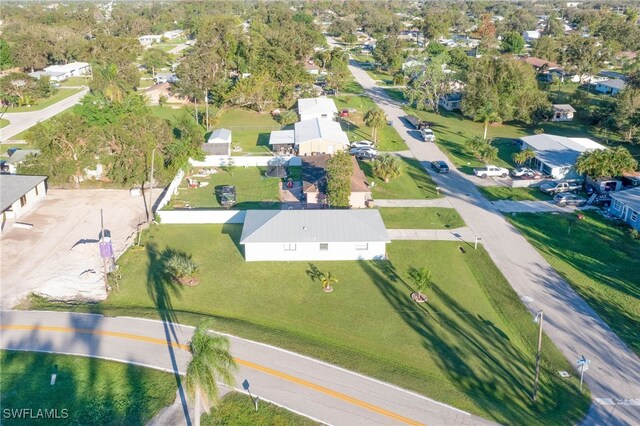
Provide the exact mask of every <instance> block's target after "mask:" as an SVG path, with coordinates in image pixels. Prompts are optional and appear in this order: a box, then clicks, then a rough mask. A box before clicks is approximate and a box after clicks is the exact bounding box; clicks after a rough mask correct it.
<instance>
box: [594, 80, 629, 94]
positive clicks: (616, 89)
mask: <svg viewBox="0 0 640 426" xmlns="http://www.w3.org/2000/svg"><path fill="white" fill-rule="evenodd" d="M626 85H627V84H626V83H625V82H624V80H621V79H619V78H614V79H613V80H606V81H600V82H598V83H596V92H600V93H604V94H605V95H617V94H618V93H620V92H621V91H623V90H624V88H625V87H626Z"/></svg>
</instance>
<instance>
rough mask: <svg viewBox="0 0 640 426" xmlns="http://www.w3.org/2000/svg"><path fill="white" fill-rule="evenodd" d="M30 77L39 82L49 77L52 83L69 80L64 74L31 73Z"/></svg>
mask: <svg viewBox="0 0 640 426" xmlns="http://www.w3.org/2000/svg"><path fill="white" fill-rule="evenodd" d="M29 75H30V76H31V77H33V78H37V79H38V80H40V78H42V77H43V76H45V77H49V80H50V81H57V82H58V83H59V82H62V81H65V80H66V79H67V77H66V74H65V73H63V72H46V71H34V72H30V73H29Z"/></svg>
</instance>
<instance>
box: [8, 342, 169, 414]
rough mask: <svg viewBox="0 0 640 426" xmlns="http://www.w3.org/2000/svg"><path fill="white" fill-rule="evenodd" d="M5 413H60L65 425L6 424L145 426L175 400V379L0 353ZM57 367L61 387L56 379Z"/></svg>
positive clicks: (93, 362)
mask: <svg viewBox="0 0 640 426" xmlns="http://www.w3.org/2000/svg"><path fill="white" fill-rule="evenodd" d="M0 364H1V365H2V369H0V378H1V380H0V389H1V393H2V408H3V409H5V410H7V409H26V408H31V409H32V410H34V411H33V414H34V416H35V415H36V413H37V410H38V409H49V410H51V409H57V410H58V411H57V412H58V415H59V416H62V415H63V411H62V410H66V413H67V415H68V418H66V419H65V420H58V421H55V420H40V421H37V420H33V421H31V423H28V422H25V420H24V419H23V420H21V421H19V420H9V419H7V418H4V421H3V424H6V425H10V424H36V425H38V424H42V425H44V424H55V423H59V424H82V425H106V424H110V425H142V424H145V423H146V422H147V421H149V420H150V419H151V418H152V417H153V416H154V415H155V414H156V413H157V412H158V411H159V410H160V409H162V408H164V407H166V406H168V405H171V403H172V402H173V401H174V399H175V397H176V379H175V377H174V376H173V375H172V374H168V373H163V372H161V371H157V370H152V369H147V368H142V367H137V366H133V365H127V364H122V363H118V362H113V361H105V360H100V359H97V358H87V357H79V356H69V355H54V354H45V353H35V352H18V351H0ZM54 366H57V368H58V373H57V379H56V384H55V385H53V386H51V385H50V379H51V374H52V372H53V371H54Z"/></svg>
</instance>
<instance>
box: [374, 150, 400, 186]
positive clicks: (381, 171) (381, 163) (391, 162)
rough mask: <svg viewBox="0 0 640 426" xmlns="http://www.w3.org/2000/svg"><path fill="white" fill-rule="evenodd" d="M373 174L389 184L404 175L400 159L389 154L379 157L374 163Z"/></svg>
mask: <svg viewBox="0 0 640 426" xmlns="http://www.w3.org/2000/svg"><path fill="white" fill-rule="evenodd" d="M373 174H374V175H375V176H376V177H378V178H380V179H382V180H384V181H385V182H387V183H388V182H389V180H391V179H395V178H397V177H398V176H400V175H401V174H402V166H401V164H400V159H399V158H398V157H396V156H394V155H389V154H383V155H381V156H379V157H378V158H376V159H375V160H374V161H373Z"/></svg>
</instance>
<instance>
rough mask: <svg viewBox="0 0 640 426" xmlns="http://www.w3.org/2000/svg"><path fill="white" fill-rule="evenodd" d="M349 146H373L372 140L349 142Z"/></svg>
mask: <svg viewBox="0 0 640 426" xmlns="http://www.w3.org/2000/svg"><path fill="white" fill-rule="evenodd" d="M351 148H373V142H371V141H358V142H351Z"/></svg>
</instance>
